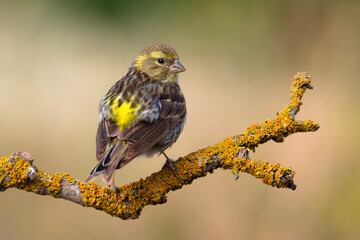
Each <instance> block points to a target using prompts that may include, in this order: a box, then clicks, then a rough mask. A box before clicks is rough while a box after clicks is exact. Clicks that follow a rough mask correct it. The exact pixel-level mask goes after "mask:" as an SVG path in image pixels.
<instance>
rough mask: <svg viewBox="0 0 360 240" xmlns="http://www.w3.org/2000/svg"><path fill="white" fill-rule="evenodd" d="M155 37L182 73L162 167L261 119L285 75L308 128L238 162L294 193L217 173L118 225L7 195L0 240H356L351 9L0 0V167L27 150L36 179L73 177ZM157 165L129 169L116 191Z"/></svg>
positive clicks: (330, 0) (359, 34) (64, 206)
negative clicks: (262, 165) (115, 90)
mask: <svg viewBox="0 0 360 240" xmlns="http://www.w3.org/2000/svg"><path fill="white" fill-rule="evenodd" d="M158 42H163V43H167V44H169V45H171V46H173V47H174V48H175V49H176V50H177V52H178V53H179V55H180V58H181V62H182V63H183V64H184V66H185V67H186V69H187V71H186V72H184V73H182V74H181V76H180V84H181V87H182V89H183V92H184V94H185V96H186V100H187V106H188V118H187V124H186V126H185V129H184V132H183V134H182V135H181V137H180V139H179V140H178V142H177V143H176V144H175V145H174V146H173V147H172V148H171V149H170V150H168V151H167V153H168V155H169V156H171V157H172V158H175V159H176V158H178V157H180V156H184V155H186V154H188V153H190V152H192V151H196V150H197V149H199V148H202V147H206V146H209V145H213V144H215V143H217V142H219V141H221V140H223V139H224V138H225V137H227V136H232V135H235V134H238V133H240V132H242V131H243V130H245V129H246V128H247V127H248V126H249V125H250V124H252V123H258V122H262V121H264V120H265V119H267V118H273V117H274V116H275V115H276V112H278V111H280V110H282V109H283V107H284V106H285V105H286V104H287V103H288V98H289V95H290V91H289V88H290V86H291V79H292V77H293V76H294V75H295V74H296V73H297V72H300V71H301V72H302V71H306V72H307V73H309V74H310V75H311V76H312V80H313V82H312V85H313V87H314V90H312V91H307V92H306V94H305V96H304V98H303V106H302V108H301V111H300V112H299V114H298V115H297V119H299V120H305V119H312V120H314V121H317V122H318V123H319V124H320V126H321V127H320V129H319V131H317V132H315V133H307V134H295V135H293V136H290V137H288V138H287V139H286V140H285V142H284V143H281V144H278V143H274V142H268V143H266V144H264V145H262V146H260V147H259V148H258V149H257V151H256V153H251V155H250V156H251V158H253V159H255V158H258V159H260V160H262V161H269V162H271V163H277V162H279V163H281V165H282V166H291V167H292V168H293V169H294V170H295V171H296V175H295V183H296V184H297V185H298V188H297V189H296V191H291V190H284V189H276V188H271V187H269V186H267V185H264V184H262V183H261V181H260V180H258V179H255V178H254V177H252V176H249V175H247V174H241V175H240V178H239V180H238V181H234V176H233V175H232V174H231V172H230V171H222V170H217V171H215V173H214V174H211V175H209V176H207V177H206V178H202V179H198V180H196V181H195V182H193V184H191V185H189V186H186V187H184V188H183V189H181V190H179V191H176V192H171V193H169V194H168V203H166V204H164V205H158V206H148V207H145V209H144V210H143V211H142V214H141V216H140V218H139V219H137V220H133V221H130V220H129V221H123V220H120V219H117V218H114V217H111V216H109V215H107V214H105V213H103V212H100V211H96V210H94V209H90V208H89V209H85V208H82V207H80V206H78V205H76V204H73V203H71V202H68V201H64V200H58V199H54V198H51V197H42V196H39V195H35V194H30V193H27V192H24V191H19V190H16V189H10V190H7V191H6V192H3V193H0V212H1V216H2V217H1V219H0V232H1V238H2V239H24V238H28V239H35V238H37V239H48V238H49V237H51V238H52V239H63V238H64V236H66V237H70V236H71V238H75V239H85V238H86V239H107V238H108V239H110V238H111V237H112V238H116V239H117V238H119V239H120V238H124V239H174V240H177V239H219V238H221V239H289V238H291V239H360V228H359V225H360V191H359V183H360V182H359V178H358V176H359V174H360V164H359V156H360V154H359V151H358V149H357V148H358V147H359V134H360V127H359V120H360V111H359V102H360V101H359V100H360V97H359V90H358V89H359V86H360V81H359V76H360V47H359V42H360V2H359V1H351V0H344V1H334V0H326V1H325V0H323V1H310V0H303V1H285V0H273V1H265V0H261V1H250V0H247V1H212V0H208V1H206V2H205V1H196V0H195V1H194V0H192V1H188V0H183V1H174V2H170V1H160V0H152V1H143V2H142V1H133V2H131V1H115V0H107V1H94V0H91V1H85V0H83V1H81V0H78V1H72V0H61V1H60V0H53V1H45V0H34V1H0V114H1V118H0V135H1V138H0V156H8V155H10V154H11V153H12V152H14V151H16V150H24V151H28V152H30V153H31V154H32V155H33V156H34V157H35V165H36V166H37V167H38V168H39V169H41V170H46V171H50V172H62V173H70V174H71V175H72V176H73V177H75V178H77V179H80V180H84V179H85V178H86V177H87V176H88V174H89V172H90V171H91V170H92V168H93V167H94V165H95V164H96V160H95V134H96V129H97V122H98V103H99V101H100V99H101V97H102V96H103V95H104V94H105V93H106V92H107V91H108V89H109V88H110V87H111V86H112V84H113V83H115V82H116V81H117V80H118V79H120V78H121V77H122V76H123V75H124V74H125V73H126V71H127V68H128V67H129V65H130V64H131V63H132V61H133V59H134V58H135V56H136V55H137V54H138V52H140V51H141V50H142V49H143V48H145V47H147V46H148V45H151V44H153V43H158ZM163 163H164V158H163V157H162V156H160V157H156V158H153V159H146V158H141V159H137V160H135V161H133V162H131V164H129V165H127V166H126V167H125V168H123V169H121V170H120V171H118V172H117V174H116V183H117V185H119V186H122V185H124V184H127V183H129V182H132V181H137V180H139V178H145V177H147V176H149V175H150V174H151V173H153V172H155V171H158V170H159V169H160V168H161V167H162V165H163ZM95 182H96V183H98V184H101V185H103V183H102V181H101V179H97V180H96V181H95ZM65 234H66V235H65Z"/></svg>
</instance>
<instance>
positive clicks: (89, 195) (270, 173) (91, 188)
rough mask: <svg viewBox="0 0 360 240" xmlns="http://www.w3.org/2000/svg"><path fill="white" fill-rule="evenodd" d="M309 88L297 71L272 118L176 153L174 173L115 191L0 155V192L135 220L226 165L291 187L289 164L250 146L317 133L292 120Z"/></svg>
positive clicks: (311, 125)
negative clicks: (252, 153)
mask: <svg viewBox="0 0 360 240" xmlns="http://www.w3.org/2000/svg"><path fill="white" fill-rule="evenodd" d="M311 88H312V87H311V85H310V77H309V76H308V75H306V74H305V73H298V74H296V75H295V77H294V78H293V83H292V87H291V97H290V102H289V104H288V105H287V106H286V107H285V108H284V109H283V110H282V111H281V112H279V113H278V114H277V116H276V117H275V118H274V119H267V120H266V121H264V122H262V123H260V124H253V125H251V126H250V127H249V128H248V129H247V130H246V131H244V132H243V133H241V134H239V135H236V136H233V137H228V138H226V139H225V140H224V141H222V142H220V143H218V144H216V145H214V146H211V147H207V148H204V149H200V150H198V151H196V152H193V153H190V154H188V155H187V156H185V157H180V158H179V159H178V160H177V161H175V162H174V164H173V165H174V167H175V171H176V174H175V173H174V172H172V171H171V170H169V169H168V168H163V169H162V170H160V171H159V172H156V173H153V174H152V175H151V176H149V177H147V178H145V179H140V180H139V181H137V182H134V183H130V184H128V185H125V186H122V187H120V188H119V191H120V194H119V195H116V194H115V193H114V192H113V191H112V190H111V189H110V188H105V187H100V186H98V185H96V184H95V183H88V184H84V183H83V182H81V181H79V180H75V179H74V178H72V177H71V176H70V175H69V174H63V173H55V174H53V173H49V172H45V171H40V170H38V169H37V168H36V167H35V166H34V165H33V158H32V157H31V155H30V154H28V153H25V152H20V151H18V152H16V153H14V154H13V155H11V156H9V157H3V158H1V159H0V191H5V190H6V189H8V188H18V189H22V190H26V191H28V192H33V193H37V194H41V195H51V196H53V197H56V198H63V199H66V200H70V201H73V202H75V203H78V204H80V205H82V206H85V207H93V208H96V209H99V210H102V211H104V212H106V213H108V214H110V215H112V216H117V217H120V218H122V219H133V218H137V217H138V216H139V215H140V212H141V210H142V209H143V208H144V207H145V206H147V205H150V204H152V205H155V204H161V203H165V202H166V194H167V193H168V192H169V191H175V190H177V189H180V188H182V187H183V186H184V185H188V184H191V183H192V181H193V180H195V179H197V178H200V177H205V176H206V175H207V174H208V173H212V172H213V171H214V170H215V169H217V168H223V169H229V170H231V171H232V172H233V173H234V174H235V175H236V176H238V175H239V173H240V172H245V173H248V174H251V175H253V176H255V177H256V178H260V179H262V182H263V183H265V184H267V185H270V186H273V187H277V188H289V189H292V190H295V188H296V185H295V184H294V181H293V177H294V174H295V172H294V171H293V170H292V169H291V168H289V167H280V164H269V163H268V162H262V161H259V160H251V159H250V158H249V150H248V149H250V150H254V149H255V148H256V147H258V146H259V144H262V143H265V142H267V141H269V140H274V141H276V142H282V141H284V139H285V137H287V136H289V135H291V134H293V133H297V132H313V131H316V130H317V129H318V128H319V125H318V124H317V123H316V122H314V121H311V120H307V121H297V120H295V115H296V114H297V113H298V111H299V110H300V106H301V98H302V97H303V95H304V93H305V90H306V89H311Z"/></svg>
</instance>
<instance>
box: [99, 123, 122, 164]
mask: <svg viewBox="0 0 360 240" xmlns="http://www.w3.org/2000/svg"><path fill="white" fill-rule="evenodd" d="M118 132H119V127H118V126H117V125H116V122H114V121H111V120H109V119H103V120H102V121H100V122H99V126H98V130H97V134H96V159H97V160H98V161H101V160H103V159H104V157H105V155H106V154H107V153H108V151H109V150H110V149H109V145H110V144H109V143H111V141H112V138H114V137H116V136H117V134H118Z"/></svg>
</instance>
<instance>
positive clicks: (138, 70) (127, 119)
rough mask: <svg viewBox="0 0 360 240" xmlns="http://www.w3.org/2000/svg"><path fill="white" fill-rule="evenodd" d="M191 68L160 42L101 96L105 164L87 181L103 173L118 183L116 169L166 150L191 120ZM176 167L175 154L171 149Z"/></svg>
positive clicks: (99, 154)
mask: <svg viewBox="0 0 360 240" xmlns="http://www.w3.org/2000/svg"><path fill="white" fill-rule="evenodd" d="M183 71H185V68H184V67H183V66H182V65H181V63H180V61H179V57H178V54H177V53H176V51H175V50H174V49H173V48H171V47H169V46H167V45H165V44H155V45H153V46H150V47H148V48H146V49H144V50H143V51H141V52H140V53H139V55H138V56H137V57H136V59H135V61H134V63H133V64H132V65H131V66H130V68H129V71H128V73H127V74H126V75H125V76H124V77H123V78H121V79H120V80H119V81H118V82H116V83H115V84H114V85H113V86H112V87H111V88H110V90H109V92H108V93H107V94H106V95H105V96H104V97H103V98H102V99H101V101H100V106H99V115H100V119H99V127H98V130H97V136H96V158H97V160H98V161H99V163H98V164H97V165H96V166H95V168H94V169H93V170H92V171H91V173H90V176H89V177H88V178H87V179H86V181H85V182H89V181H91V180H92V179H93V178H95V177H96V176H98V175H99V174H101V175H102V178H103V180H104V182H105V183H106V184H107V185H108V186H111V187H113V188H114V190H115V191H117V188H116V187H115V182H114V174H115V170H116V169H119V168H122V167H123V166H125V165H126V164H127V163H129V162H130V161H131V160H133V159H134V158H136V157H138V156H139V155H143V154H144V155H147V156H152V155H153V154H155V153H164V151H165V150H166V149H167V148H169V147H171V145H173V144H174V143H175V141H176V140H177V139H178V137H179V135H180V133H181V131H182V129H183V127H184V123H185V118H186V105H185V98H184V95H183V93H182V91H181V89H180V86H179V84H178V73H179V72H183ZM164 156H165V157H166V159H167V160H166V163H167V165H169V166H170V167H172V165H171V159H169V158H168V157H167V156H166V155H165V153H164Z"/></svg>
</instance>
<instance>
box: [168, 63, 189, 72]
mask: <svg viewBox="0 0 360 240" xmlns="http://www.w3.org/2000/svg"><path fill="white" fill-rule="evenodd" d="M185 70H186V69H185V67H184V66H183V65H182V64H181V62H180V61H179V60H175V62H174V63H173V64H172V65H171V67H170V72H172V73H180V72H184V71H185Z"/></svg>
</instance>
